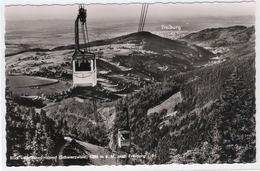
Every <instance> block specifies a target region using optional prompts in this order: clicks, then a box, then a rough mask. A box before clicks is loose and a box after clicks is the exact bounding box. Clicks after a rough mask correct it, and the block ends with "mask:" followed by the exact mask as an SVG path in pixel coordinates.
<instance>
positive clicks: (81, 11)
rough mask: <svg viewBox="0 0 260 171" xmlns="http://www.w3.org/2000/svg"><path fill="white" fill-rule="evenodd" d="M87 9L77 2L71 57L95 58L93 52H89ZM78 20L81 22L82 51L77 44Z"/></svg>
mask: <svg viewBox="0 0 260 171" xmlns="http://www.w3.org/2000/svg"><path fill="white" fill-rule="evenodd" d="M86 21H87V10H86V9H84V5H83V4H79V11H78V16H77V18H76V20H75V52H74V54H73V56H72V57H73V59H77V58H95V54H94V53H91V52H90V47H89V37H88V29H87V24H86ZM79 22H80V23H81V29H82V34H83V40H84V45H83V51H82V50H81V49H80V44H79Z"/></svg>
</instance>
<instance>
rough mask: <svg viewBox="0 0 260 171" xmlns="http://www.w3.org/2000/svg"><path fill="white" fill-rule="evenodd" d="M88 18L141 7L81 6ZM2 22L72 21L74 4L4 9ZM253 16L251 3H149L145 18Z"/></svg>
mask: <svg viewBox="0 0 260 171" xmlns="http://www.w3.org/2000/svg"><path fill="white" fill-rule="evenodd" d="M85 8H86V9H87V11H88V18H92V19H111V18H113V19H116V18H138V17H139V16H140V13H141V8H142V5H141V4H140V3H139V4H121V5H120V4H107V5H102V4H96V5H85ZM4 9H5V19H6V20H39V19H75V17H76V15H77V13H78V5H45V6H40V5H38V6H37V5H34V6H28V5H23V6H5V8H4ZM243 15H255V2H238V3H231V2H229V3H186V4H183V3H182V4H181V3H175V4H174V3H167V4H162V3H156V4H149V9H148V16H149V17H153V18H160V17H177V18H178V17H197V16H212V17H216V16H222V17H223V16H243Z"/></svg>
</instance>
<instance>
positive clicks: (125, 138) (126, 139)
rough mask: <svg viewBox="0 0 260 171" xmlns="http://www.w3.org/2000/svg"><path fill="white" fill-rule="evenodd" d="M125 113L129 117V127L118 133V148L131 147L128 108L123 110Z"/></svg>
mask: <svg viewBox="0 0 260 171" xmlns="http://www.w3.org/2000/svg"><path fill="white" fill-rule="evenodd" d="M123 112H124V113H125V114H126V117H127V125H126V127H123V128H119V129H118V133H117V139H118V147H119V148H122V147H129V146H130V143H131V141H130V138H131V137H130V135H131V134H130V127H129V116H128V115H129V114H128V110H127V108H126V107H124V108H123Z"/></svg>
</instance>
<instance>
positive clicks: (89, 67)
mask: <svg viewBox="0 0 260 171" xmlns="http://www.w3.org/2000/svg"><path fill="white" fill-rule="evenodd" d="M86 17H87V13H86V10H85V9H84V7H83V5H80V6H79V13H78V16H77V18H76V20H75V52H74V54H73V56H72V65H73V87H89V86H92V87H95V86H96V84H97V69H96V57H95V54H94V53H91V52H90V49H89V47H87V41H88V42H89V40H88V30H87V24H86ZM79 23H81V27H82V34H83V39H84V49H83V50H81V49H80V45H79V26H78V25H79ZM86 38H87V40H86Z"/></svg>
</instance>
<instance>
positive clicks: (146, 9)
mask: <svg viewBox="0 0 260 171" xmlns="http://www.w3.org/2000/svg"><path fill="white" fill-rule="evenodd" d="M145 5H146V8H145V15H144V20H143V23H142V24H143V25H142V31H143V30H144V24H145V20H146V15H147V11H148V4H145Z"/></svg>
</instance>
